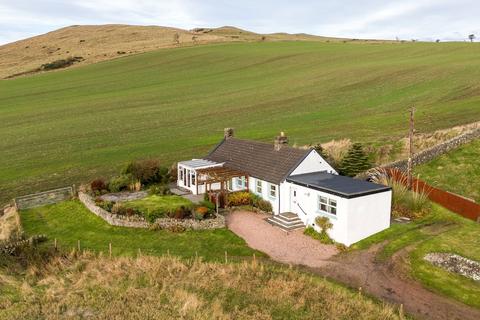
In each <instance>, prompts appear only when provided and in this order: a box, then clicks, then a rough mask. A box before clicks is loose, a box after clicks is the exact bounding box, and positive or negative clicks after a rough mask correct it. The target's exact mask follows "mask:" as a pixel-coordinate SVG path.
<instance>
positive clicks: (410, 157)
mask: <svg viewBox="0 0 480 320" xmlns="http://www.w3.org/2000/svg"><path fill="white" fill-rule="evenodd" d="M414 115H415V107H412V108H411V109H410V130H409V134H408V140H409V141H408V144H409V146H408V165H407V179H408V181H407V184H408V189H410V190H411V189H412V169H413V135H414V134H415V122H414Z"/></svg>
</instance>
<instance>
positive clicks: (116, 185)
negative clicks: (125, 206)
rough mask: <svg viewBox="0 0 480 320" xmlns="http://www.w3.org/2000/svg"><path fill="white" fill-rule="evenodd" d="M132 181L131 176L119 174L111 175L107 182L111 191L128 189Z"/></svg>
mask: <svg viewBox="0 0 480 320" xmlns="http://www.w3.org/2000/svg"><path fill="white" fill-rule="evenodd" d="M131 182H132V177H131V176H129V175H125V174H123V175H120V176H116V177H113V178H112V179H110V181H109V182H108V190H110V191H111V192H120V191H125V190H128V188H129V186H130V183H131Z"/></svg>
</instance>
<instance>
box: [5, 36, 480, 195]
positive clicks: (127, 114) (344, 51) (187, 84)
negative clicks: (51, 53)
mask: <svg viewBox="0 0 480 320" xmlns="http://www.w3.org/2000/svg"><path fill="white" fill-rule="evenodd" d="M479 52H480V46H479V45H478V44H476V43H473V44H471V43H360V42H358V43H357V42H349V43H338V42H336V43H333V42H331V43H315V42H278V43H236V44H220V45H207V46H200V47H191V48H177V49H165V50H160V51H155V52H150V53H146V54H140V55H136V56H130V57H125V58H122V59H116V60H113V61H109V62H102V63H98V64H94V65H89V66H86V67H79V68H76V69H72V70H64V71H59V72H53V73H49V74H41V75H36V76H32V77H25V78H18V79H12V80H9V81H2V82H1V85H0V119H2V125H1V126H0V136H1V137H2V139H1V140H0V150H2V157H0V200H1V201H4V200H5V199H8V198H11V197H13V196H14V195H19V194H22V193H26V192H29V191H38V190H42V189H48V188H51V187H58V186H60V185H65V184H69V183H73V182H75V183H78V182H80V181H84V180H89V179H91V178H93V177H95V176H99V175H107V174H112V173H114V172H116V171H117V170H118V168H119V167H120V166H122V165H123V164H124V163H126V162H127V161H129V160H131V159H132V158H143V157H149V156H156V157H160V158H161V159H162V160H164V162H165V163H166V164H169V163H170V162H171V161H174V160H180V159H186V158H190V157H199V156H201V155H203V154H204V153H205V152H207V150H208V149H209V148H211V147H212V146H213V145H215V144H216V143H217V142H218V141H219V139H220V138H221V137H222V130H223V128H224V127H227V126H228V127H234V128H236V130H237V135H238V136H240V137H243V138H253V139H258V140H263V141H272V139H273V136H274V135H276V134H278V132H279V131H286V133H287V134H288V135H289V137H290V141H291V143H292V144H294V143H298V144H308V143H315V142H325V141H328V140H330V139H332V138H343V137H349V138H352V139H354V140H361V141H372V142H375V143H378V144H383V143H385V142H386V141H392V140H393V139H396V138H398V137H400V136H404V135H406V133H407V116H408V115H407V113H406V112H405V111H406V109H407V108H408V107H409V106H411V105H415V106H416V108H417V110H418V112H417V119H416V122H417V128H418V129H419V130H422V131H430V130H433V129H438V128H445V127H451V126H453V125H456V124H463V123H467V122H471V121H472V119H477V118H478V116H479V111H478V103H479V100H480V96H479V95H478V90H477V88H476V87H474V86H472V81H473V82H474V80H475V79H477V78H478V77H479V76H480V71H479V70H480V68H479V67H478V64H479V63H480V62H479V61H478V59H476V57H477V56H478V53H479Z"/></svg>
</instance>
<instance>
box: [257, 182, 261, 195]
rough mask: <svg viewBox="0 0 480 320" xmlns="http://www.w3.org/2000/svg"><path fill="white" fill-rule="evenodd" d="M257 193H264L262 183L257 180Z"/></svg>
mask: <svg viewBox="0 0 480 320" xmlns="http://www.w3.org/2000/svg"><path fill="white" fill-rule="evenodd" d="M257 193H262V181H259V180H257Z"/></svg>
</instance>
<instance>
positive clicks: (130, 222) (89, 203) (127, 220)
mask: <svg viewBox="0 0 480 320" xmlns="http://www.w3.org/2000/svg"><path fill="white" fill-rule="evenodd" d="M78 199H79V200H80V202H81V203H83V205H84V206H85V207H86V208H87V209H88V210H90V211H91V212H92V213H93V214H95V215H97V216H99V217H100V218H102V219H103V220H105V221H106V222H107V223H108V224H111V225H112V226H120V227H130V228H148V227H149V226H150V224H149V223H148V222H147V221H145V219H142V218H140V217H124V216H119V215H116V214H113V213H110V212H108V211H106V210H104V209H102V208H100V207H99V206H97V205H96V204H95V201H94V200H93V199H92V197H90V196H89V195H88V194H86V193H84V192H79V193H78Z"/></svg>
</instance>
